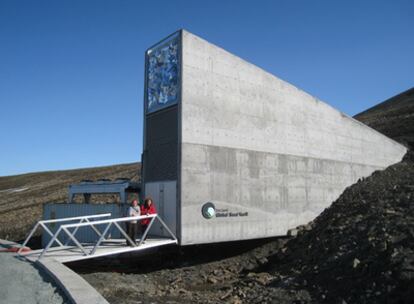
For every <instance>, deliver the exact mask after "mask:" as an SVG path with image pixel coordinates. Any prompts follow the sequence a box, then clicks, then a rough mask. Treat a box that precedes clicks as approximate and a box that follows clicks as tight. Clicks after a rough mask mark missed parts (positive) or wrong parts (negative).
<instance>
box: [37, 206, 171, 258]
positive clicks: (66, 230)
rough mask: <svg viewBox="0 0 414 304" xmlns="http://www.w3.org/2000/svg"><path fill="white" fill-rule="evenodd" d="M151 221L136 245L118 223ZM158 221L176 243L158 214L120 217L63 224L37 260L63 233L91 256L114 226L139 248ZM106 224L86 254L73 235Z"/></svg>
mask: <svg viewBox="0 0 414 304" xmlns="http://www.w3.org/2000/svg"><path fill="white" fill-rule="evenodd" d="M149 218H150V219H151V221H150V223H149V224H148V227H147V229H146V230H145V231H144V233H143V235H142V237H141V240H140V242H139V244H138V245H136V244H135V241H133V240H132V239H131V238H130V237H129V236H128V234H127V233H126V232H125V231H124V229H122V228H121V226H120V225H119V224H118V223H122V222H131V221H140V220H143V219H149ZM156 219H157V220H158V221H159V222H160V224H161V226H163V227H164V228H165V229H166V230H167V232H168V234H169V235H170V236H171V237H172V239H173V240H175V241H177V238H176V236H175V235H174V233H173V232H172V231H171V230H170V229H169V228H168V226H167V225H166V224H165V222H164V221H163V220H162V219H161V218H160V217H159V216H158V214H156V213H154V214H148V215H139V216H130V217H122V218H115V219H107V220H99V221H93V222H83V223H73V224H64V225H61V226H60V227H59V229H58V230H57V231H56V233H55V234H54V235H53V236H52V239H51V240H50V241H49V243H48V244H47V246H46V247H45V248H44V249H43V251H42V253H41V254H40V256H39V260H40V259H41V258H42V257H43V256H44V255H45V254H46V252H47V251H48V250H49V249H50V247H52V245H53V243H54V242H55V241H56V242H57V241H58V236H59V234H60V233H62V232H64V233H65V234H66V235H67V236H68V237H69V239H70V240H72V241H73V242H74V243H75V245H76V247H78V248H79V249H80V250H81V251H82V252H83V254H84V255H93V254H95V252H96V250H97V248H98V247H99V245H100V244H101V243H102V242H103V241H104V240H105V235H106V234H107V232H108V231H109V229H110V228H111V227H112V225H113V226H115V228H116V229H118V230H119V232H120V233H121V234H122V235H123V236H124V237H125V239H126V240H127V241H128V242H129V243H130V244H131V245H132V246H134V247H137V246H140V245H141V244H142V243H143V241H144V240H145V237H146V236H147V234H148V232H149V230H150V229H151V226H152V225H153V223H154V222H155V220H156ZM103 224H107V226H106V227H105V228H104V229H103V232H102V233H100V237H99V239H98V241H97V242H96V243H95V245H94V247H93V248H92V249H91V250H90V251H89V252H87V251H86V249H85V248H84V247H83V246H82V244H81V243H80V242H79V241H78V240H77V239H76V237H75V234H76V232H77V230H78V228H80V227H91V228H92V229H93V228H94V225H103ZM70 228H75V229H74V230H73V232H72V233H71V232H70V230H69V229H70Z"/></svg>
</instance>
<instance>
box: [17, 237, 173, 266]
mask: <svg viewBox="0 0 414 304" xmlns="http://www.w3.org/2000/svg"><path fill="white" fill-rule="evenodd" d="M170 244H177V240H173V239H170V238H148V239H146V240H145V242H144V243H142V244H141V245H140V246H137V247H131V246H127V245H126V242H125V240H121V239H117V240H114V239H111V240H110V241H105V242H102V244H100V246H99V247H98V248H97V250H96V252H95V253H94V254H93V255H85V254H84V253H83V252H82V251H81V250H80V249H79V248H78V247H76V246H59V247H52V248H50V249H49V250H48V251H47V253H46V254H45V256H44V257H48V258H53V259H55V260H57V261H59V262H61V263H67V262H74V261H80V260H86V259H94V258H98V257H104V256H110V255H117V254H121V253H126V252H136V251H143V250H146V249H149V248H154V247H160V246H165V245H170ZM82 245H83V247H84V248H85V249H86V251H87V252H90V251H91V250H92V248H93V247H94V245H95V244H90V245H88V244H82ZM42 251H43V249H39V250H33V251H30V252H22V253H21V255H22V256H24V257H25V258H27V259H28V260H30V261H36V260H38V259H39V256H40V254H41V253H42Z"/></svg>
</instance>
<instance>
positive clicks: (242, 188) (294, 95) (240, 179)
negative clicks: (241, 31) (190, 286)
mask: <svg viewBox="0 0 414 304" xmlns="http://www.w3.org/2000/svg"><path fill="white" fill-rule="evenodd" d="M145 88H146V89H145V92H146V93H145V102H144V110H145V111H144V113H145V114H144V116H145V117H144V152H143V185H144V192H145V195H150V196H152V197H153V198H154V201H155V203H156V204H157V206H158V209H159V213H160V215H161V217H162V218H163V219H164V220H165V221H166V222H167V224H168V225H169V226H170V227H171V228H172V229H173V230H174V231H175V233H176V234H177V237H178V240H179V243H180V244H181V245H187V244H199V243H212V242H223V241H232V240H243V239H253V238H263V237H270V236H278V235H285V234H286V232H287V230H288V229H290V228H293V227H296V226H297V225H301V224H305V223H307V222H308V221H310V220H312V219H314V218H315V217H316V216H317V215H319V214H320V213H321V212H322V211H323V210H324V208H326V207H328V206H329V205H330V204H331V203H332V202H333V201H334V200H335V199H337V198H338V196H339V195H340V194H341V193H342V192H343V191H344V189H345V188H346V187H348V186H350V185H351V184H353V183H355V182H356V181H357V180H358V179H359V178H361V177H366V176H369V175H370V174H371V173H372V172H373V171H375V170H379V169H383V168H385V167H387V166H389V165H391V164H394V163H396V162H398V161H400V160H401V158H402V157H403V155H404V154H405V152H406V148H405V147H404V146H402V145H400V144H398V143H397V142H395V141H393V140H391V139H390V138H387V137H386V136H384V135H382V134H380V133H378V132H376V131H375V130H373V129H371V128H369V127H367V126H366V125H364V124H362V123H360V122H358V121H356V120H354V119H352V118H351V117H349V116H347V115H345V114H343V113H341V112H339V111H337V110H336V109H334V108H333V107H331V106H329V105H328V104H326V103H324V102H322V101H320V100H318V99H317V98H315V97H312V96H311V95H309V94H307V93H306V92H303V91H301V90H300V89H298V88H296V87H295V86H293V85H291V84H289V83H287V82H285V81H283V80H281V79H279V78H277V77H275V76H274V75H272V74H270V73H268V72H266V71H264V70H262V69H260V68H258V67H256V66H254V65H253V64H250V63H248V62H246V61H244V60H243V59H241V58H239V57H237V56H235V55H233V54H231V53H229V52H227V51H225V50H223V49H221V48H220V47H217V46H215V45H213V44H211V43H209V42H207V41H205V40H203V39H201V38H199V37H197V36H195V35H193V34H191V33H189V32H187V31H179V32H177V33H175V34H173V35H171V36H169V37H168V38H166V39H165V40H163V41H161V42H160V43H158V44H156V45H155V46H153V47H151V48H150V49H149V50H148V51H147V52H146V87H145ZM161 233H162V232H161Z"/></svg>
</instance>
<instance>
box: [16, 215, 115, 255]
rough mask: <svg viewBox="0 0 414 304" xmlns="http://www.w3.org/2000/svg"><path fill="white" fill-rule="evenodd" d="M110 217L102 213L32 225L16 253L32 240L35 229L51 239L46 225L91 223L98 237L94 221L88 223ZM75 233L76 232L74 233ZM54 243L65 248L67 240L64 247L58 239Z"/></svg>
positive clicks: (43, 221)
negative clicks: (75, 222) (43, 232)
mask: <svg viewBox="0 0 414 304" xmlns="http://www.w3.org/2000/svg"><path fill="white" fill-rule="evenodd" d="M109 216H111V213H103V214H92V215H82V216H75V217H65V218H59V219H50V220H41V221H38V222H37V223H36V225H34V227H33V228H32V230H30V232H29V234H28V235H27V237H26V239H25V240H24V242H23V244H22V246H21V247H20V249H19V250H18V251H17V253H20V252H21V251H22V250H23V248H24V247H25V246H26V245H27V243H28V242H29V240H30V239H31V238H32V236H33V234H34V233H35V232H36V230H37V228H39V227H41V228H42V229H43V230H44V231H45V232H46V233H47V234H49V235H50V236H51V237H53V236H54V234H53V233H52V232H51V231H50V229H49V228H48V227H47V224H51V223H63V222H73V221H79V222H78V223H77V224H83V223H85V222H86V223H91V225H92V227H93V228H92V229H93V230H94V231H95V232H96V233H97V234H98V235H99V236H100V235H101V233H100V232H99V230H98V229H96V227H95V226H94V223H95V222H96V221H90V220H91V219H97V218H102V217H109ZM74 232H75V233H76V232H77V229H76V231H74ZM54 242H56V243H57V244H58V245H59V246H65V245H67V244H68V242H69V240H67V241H66V243H65V245H64V244H63V243H62V242H61V241H60V240H59V238H55V240H54Z"/></svg>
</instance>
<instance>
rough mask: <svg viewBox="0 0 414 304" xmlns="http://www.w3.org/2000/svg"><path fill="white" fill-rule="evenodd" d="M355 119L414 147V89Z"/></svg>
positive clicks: (358, 115)
mask: <svg viewBox="0 0 414 304" xmlns="http://www.w3.org/2000/svg"><path fill="white" fill-rule="evenodd" d="M354 118H355V119H357V120H359V121H361V122H363V123H365V124H366V125H368V126H370V127H371V128H374V129H375V130H377V131H379V132H381V133H383V134H385V135H386V136H388V137H391V138H393V139H395V140H396V141H398V142H400V143H402V144H404V145H406V146H411V147H414V88H411V89H409V90H407V91H405V92H403V93H401V94H398V95H397V96H394V97H392V98H390V99H388V100H386V101H384V102H382V103H380V104H378V105H376V106H374V107H372V108H370V109H368V110H366V111H364V112H362V113H359V114H357V115H355V116H354Z"/></svg>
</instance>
